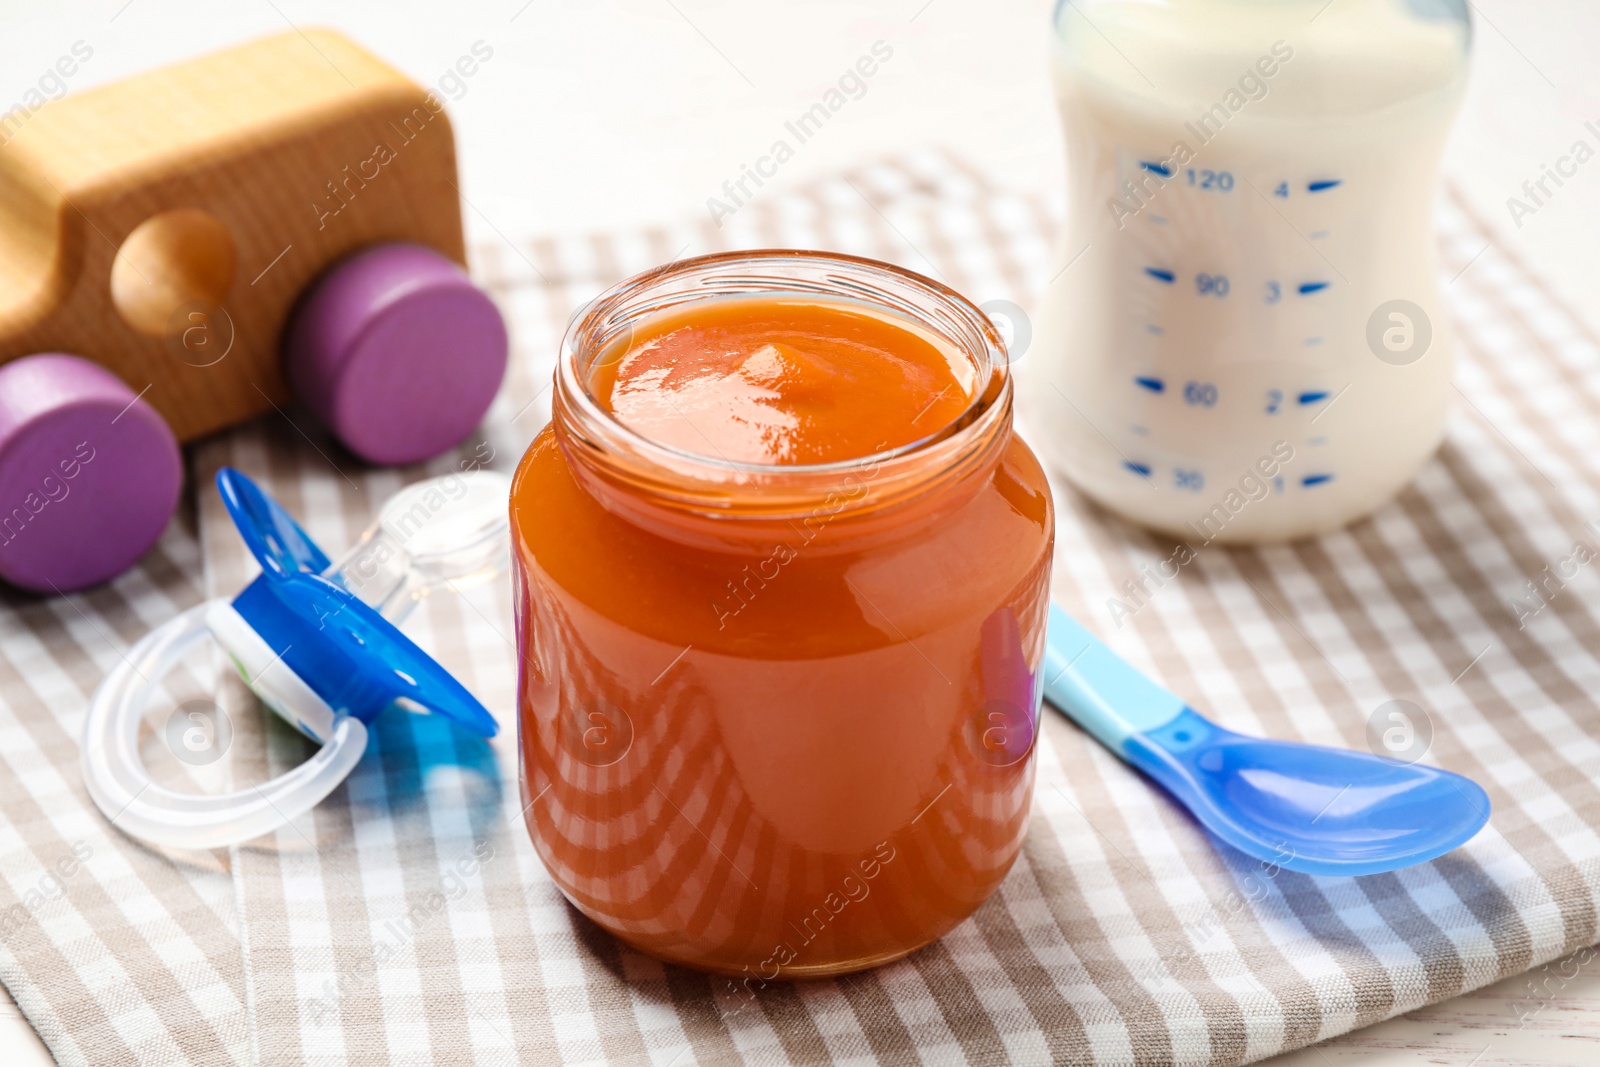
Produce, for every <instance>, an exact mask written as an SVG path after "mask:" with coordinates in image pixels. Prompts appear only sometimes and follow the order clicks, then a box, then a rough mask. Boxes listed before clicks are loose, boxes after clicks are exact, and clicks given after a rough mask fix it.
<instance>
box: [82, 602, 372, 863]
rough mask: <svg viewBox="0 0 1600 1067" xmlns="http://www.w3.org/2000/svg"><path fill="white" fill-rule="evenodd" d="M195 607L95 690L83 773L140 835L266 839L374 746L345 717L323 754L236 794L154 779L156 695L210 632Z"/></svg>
mask: <svg viewBox="0 0 1600 1067" xmlns="http://www.w3.org/2000/svg"><path fill="white" fill-rule="evenodd" d="M227 603H228V602H227V601H226V600H213V601H210V602H207V603H204V604H200V605H197V606H196V607H193V608H190V609H189V610H188V611H185V612H184V613H183V614H181V615H179V616H178V617H177V618H175V619H173V620H171V621H170V622H168V623H166V624H165V625H163V626H161V627H159V628H157V629H155V630H153V631H152V632H150V633H149V634H147V635H146V636H145V637H144V638H143V639H142V640H140V641H139V643H138V644H136V645H134V646H133V648H132V649H131V650H130V651H129V652H128V654H127V656H126V657H125V658H124V659H123V661H122V662H121V663H119V664H118V665H117V666H116V667H115V668H114V669H113V670H112V672H111V673H110V674H109V675H108V676H107V677H106V679H105V681H104V682H103V683H101V685H100V688H99V689H98V690H96V691H95V695H94V699H93V700H92V701H91V702H90V704H89V713H88V716H87V717H86V719H85V721H84V727H83V751H82V759H83V776H84V782H85V783H86V785H87V786H88V789H89V795H90V796H91V797H92V798H93V799H94V802H95V804H96V805H97V806H98V807H99V808H100V810H101V811H102V812H104V813H105V815H106V818H108V819H110V820H111V822H112V823H113V824H115V825H116V826H118V827H120V828H121V829H122V830H124V831H125V832H127V833H129V834H132V835H133V836H135V837H139V838H142V839H144V840H146V841H150V842H153V843H155V844H160V845H168V846H172V847H175V848H217V847H220V846H225V845H233V844H238V843H240V842H243V841H248V840H250V839H251V838H255V837H260V836H261V835H263V834H267V833H270V832H272V831H273V830H276V829H277V828H279V827H281V826H283V825H285V824H286V823H288V822H290V821H291V820H293V819H294V818H296V817H297V816H299V815H302V814H304V813H305V812H306V811H309V810H310V809H311V808H312V807H314V806H315V805H317V804H319V803H320V802H321V801H322V800H323V799H324V798H325V797H326V796H327V795H328V794H329V793H331V792H333V791H334V789H336V788H337V787H338V785H339V783H340V782H342V781H344V779H345V778H346V777H347V776H348V775H349V774H350V772H351V771H352V770H354V769H355V766H356V764H357V763H359V762H360V760H361V755H362V753H363V752H365V751H366V748H367V729H366V727H365V726H364V725H362V723H361V721H360V720H359V719H356V718H353V717H351V716H348V715H347V716H341V717H339V718H338V719H337V720H336V721H335V722H334V724H333V729H332V730H331V731H330V734H329V737H328V740H327V742H326V743H325V744H323V746H322V748H321V749H319V750H318V751H317V753H316V755H314V756H312V757H311V758H310V759H309V760H307V761H306V762H304V763H302V764H301V765H300V766H298V767H296V768H295V769H294V770H292V771H289V772H288V773H287V774H283V775H280V776H279V777H277V778H274V779H272V780H271V781H268V782H264V783H262V784H261V785H258V786H251V787H250V788H249V789H243V790H239V791H237V792H233V793H222V794H203V793H180V792H177V791H176V790H172V789H168V788H167V787H165V786H163V785H158V784H157V783H156V782H154V781H152V780H151V778H150V772H149V771H148V770H146V769H145V766H144V761H143V760H142V759H140V757H139V725H140V722H141V721H142V719H143V717H144V709H145V704H146V702H147V701H148V699H149V696H150V692H151V690H153V689H154V688H156V687H157V685H158V684H159V683H160V681H161V679H162V678H163V677H165V676H166V674H167V672H168V671H170V670H171V669H172V668H173V667H174V666H175V665H176V664H177V663H178V662H179V661H180V660H182V659H183V657H184V656H185V655H187V654H188V653H189V652H190V651H191V650H192V649H193V648H194V647H195V645H197V644H199V643H200V642H201V641H202V640H205V639H207V638H208V637H210V627H209V626H208V625H207V622H206V616H207V613H208V612H210V611H212V610H213V609H214V608H216V607H217V606H218V605H223V606H226V605H227Z"/></svg>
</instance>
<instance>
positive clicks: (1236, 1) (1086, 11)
mask: <svg viewBox="0 0 1600 1067" xmlns="http://www.w3.org/2000/svg"><path fill="white" fill-rule="evenodd" d="M1055 30H1056V45H1055V58H1054V67H1055V84H1056V89H1057V93H1058V95H1059V100H1060V106H1061V113H1062V118H1063V123H1064V127H1065V132H1066V154H1067V173H1068V213H1067V228H1066V235H1065V240H1064V242H1063V245H1062V259H1061V263H1060V266H1061V268H1062V271H1061V273H1060V274H1058V275H1057V277H1056V279H1055V280H1054V281H1053V282H1052V283H1051V285H1050V288H1049V290H1048V292H1047V294H1046V296H1045V299H1044V302H1043V309H1042V311H1041V316H1040V317H1041V320H1042V321H1041V323H1040V329H1039V339H1038V341H1037V342H1036V343H1035V344H1034V346H1033V348H1032V350H1031V351H1030V352H1029V353H1028V358H1027V359H1026V360H1024V361H1023V363H1022V364H1020V365H1019V368H1018V369H1019V377H1020V381H1021V388H1020V396H1021V402H1022V405H1023V412H1024V416H1025V418H1026V419H1027V429H1028V436H1029V439H1030V440H1031V441H1033V442H1034V443H1035V447H1036V448H1038V449H1039V451H1040V452H1041V454H1043V455H1044V457H1045V458H1046V460H1047V462H1048V463H1049V464H1050V465H1051V466H1052V467H1053V468H1054V469H1056V470H1059V471H1060V472H1062V473H1063V474H1065V475H1066V476H1067V477H1069V478H1070V479H1071V480H1072V481H1073V482H1074V483H1075V484H1076V485H1077V486H1078V487H1079V488H1080V489H1082V490H1083V491H1084V492H1085V493H1087V494H1088V495H1089V496H1091V497H1093V498H1094V499H1096V500H1098V501H1099V502H1100V503H1102V504H1104V505H1105V506H1106V507H1109V508H1111V509H1113V510H1115V511H1117V512H1120V513H1122V514H1124V515H1126V516H1128V517H1129V518H1131V519H1134V520H1135V521H1138V522H1140V523H1143V524H1146V525H1148V526H1151V527H1154V528H1156V529H1159V530H1162V531H1165V532H1168V533H1171V534H1173V535H1175V536H1178V537H1182V538H1184V539H1186V540H1187V541H1189V543H1191V544H1193V545H1198V544H1201V543H1205V542H1209V541H1212V540H1219V541H1271V540H1282V539H1289V538H1294V537H1300V536H1304V535H1308V534H1315V533H1319V532H1323V531H1327V530H1332V529H1336V528H1338V527H1339V526H1342V525H1344V524H1345V523H1348V522H1350V521H1352V520H1353V519H1356V518H1358V517H1360V516H1362V515H1364V514H1366V513H1367V512H1369V511H1371V510H1372V509H1373V508H1375V507H1377V506H1378V505H1379V504H1381V503H1383V502H1384V501H1385V500H1387V499H1388V498H1389V497H1390V496H1392V495H1393V494H1394V493H1396V492H1397V491H1398V490H1399V489H1400V488H1401V487H1402V486H1404V485H1405V483H1406V482H1407V481H1409V480H1410V478H1411V477H1412V475H1413V474H1415V473H1416V471H1417V469H1418V468H1419V467H1420V466H1421V465H1422V464H1423V463H1424V462H1426V460H1427V459H1428V457H1429V456H1430V455H1431V454H1432V452H1433V450H1434V448H1435V447H1436V446H1437V444H1438V442H1439V439H1440V436H1441V434H1442V432H1443V427H1444V420H1445V416H1446V413H1447V411H1448V409H1449V405H1450V399H1451V393H1452V389H1451V385H1450V368H1451V337H1450V327H1449V320H1448V316H1447V315H1446V313H1445V311H1444V309H1443V307H1442V306H1441V303H1440V296H1439V286H1438V282H1437V280H1436V269H1437V268H1436V262H1435V257H1434V244H1433V235H1432V213H1433V195H1434V188H1435V183H1436V180H1437V170H1438V164H1439V157H1440V154H1441V152H1442V151H1443V146H1444V141H1445V137H1446V135H1447V133H1448V131H1449V128H1450V125H1451V122H1452V120H1453V118H1454V116H1455V112H1456V110H1457V107H1458V105H1459V104H1460V101H1461V96H1462V93H1463V90H1464V88H1465V80H1466V71H1467V54H1468V46H1469V42H1470V27H1469V24H1468V21H1467V18H1466V13H1465V8H1464V6H1463V5H1462V4H1461V3H1460V2H1459V0H1334V2H1333V3H1331V4H1330V3H1328V0H1077V2H1069V3H1063V4H1062V5H1061V6H1060V8H1059V9H1058V11H1057V14H1056V26H1055Z"/></svg>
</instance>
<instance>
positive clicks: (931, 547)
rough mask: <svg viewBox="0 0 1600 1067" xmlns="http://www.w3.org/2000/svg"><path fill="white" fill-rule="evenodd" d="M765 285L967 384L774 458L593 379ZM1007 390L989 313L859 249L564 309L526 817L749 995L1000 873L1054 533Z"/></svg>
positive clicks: (1020, 792)
mask: <svg viewBox="0 0 1600 1067" xmlns="http://www.w3.org/2000/svg"><path fill="white" fill-rule="evenodd" d="M752 295H781V296H783V297H785V298H787V297H791V296H795V295H800V296H803V297H806V298H815V299H816V300H819V301H841V302H848V303H849V304H850V306H852V307H856V308H862V309H866V310H868V311H871V312H872V313H875V314H882V315H885V316H890V317H892V318H893V319H895V320H896V321H898V322H900V323H902V324H905V325H906V326H907V327H909V328H914V329H916V330H918V331H920V332H922V333H923V334H925V335H927V336H931V337H934V338H937V339H938V340H939V342H940V344H941V345H942V347H944V348H946V349H947V351H948V352H949V353H950V354H951V356H950V358H953V359H957V360H964V361H966V363H968V364H970V369H971V371H972V374H971V376H970V378H971V380H973V381H975V382H976V386H975V388H974V389H973V391H972V395H971V402H970V403H969V404H968V405H967V407H966V409H965V411H964V412H963V414H962V415H961V416H960V417H959V418H958V419H956V420H955V421H954V422H952V423H951V424H950V425H948V426H945V427H942V428H940V429H938V430H937V431H936V432H933V433H931V434H930V435H929V436H927V437H925V438H923V439H922V440H919V441H915V442H913V443H911V444H908V445H905V446H902V447H899V448H895V449H892V450H886V451H882V452H879V453H877V454H875V455H871V456H864V457H861V458H860V459H858V460H852V461H849V462H842V463H829V464H818V465H809V466H807V465H796V466H777V465H755V464H740V463H735V462H729V461H726V460H724V459H722V458H719V457H713V456H706V455H697V454H692V453H689V452H685V451H680V450H677V449H674V448H670V447H667V446H665V445H662V444H660V443H658V442H654V441H651V440H649V439H646V438H645V437H643V436H640V435H639V434H637V433H635V432H634V431H632V430H630V429H629V428H628V427H626V426H624V425H623V424H622V423H621V422H620V421H618V420H617V419H616V418H615V417H614V416H613V415H611V414H610V413H609V412H608V411H606V410H605V409H604V408H602V407H601V406H600V405H599V404H598V403H597V402H596V400H595V399H594V397H593V396H592V395H591V391H590V383H591V379H592V376H593V374H594V373H595V372H596V370H597V368H598V367H599V366H600V365H601V364H603V363H604V362H605V361H607V360H610V359H613V358H618V357H619V356H620V355H621V354H622V353H623V352H625V350H626V348H627V343H628V338H629V336H630V335H631V331H632V330H633V328H634V327H635V326H636V325H638V324H639V323H641V322H643V321H644V320H646V319H647V318H649V317H650V316H652V315H655V314H658V313H661V312H664V311H666V310H667V309H679V308H681V307H682V306H683V305H685V304H687V303H692V302H700V301H712V300H716V299H718V298H722V297H733V296H752ZM964 369H965V368H964ZM1011 389H1012V387H1011V376H1010V373H1009V368H1008V366H1007V362H1006V356H1005V350H1004V346H1003V344H1002V341H1001V339H1000V337H999V335H998V333H997V332H996V330H995V329H994V327H993V326H992V324H991V323H990V322H989V321H988V320H987V319H986V318H985V317H984V316H983V314H982V313H981V312H979V311H978V310H977V309H976V308H974V307H973V306H972V305H971V304H970V303H968V302H967V301H966V300H964V299H963V298H962V297H960V296H959V295H957V294H956V293H955V292H953V291H951V290H950V289H948V288H946V287H944V286H942V285H939V284H937V283H935V282H932V281H930V280H928V279H926V278H922V277H919V276H917V275H915V274H912V273H910V272H907V271H903V270H900V269H898V268H895V267H891V266H888V265H886V264H882V263H875V262H872V261H870V260H863V259H856V258H853V257H846V256H839V255H828V254H822V253H815V252H792V251H757V252H741V253H728V254H722V255H714V256H706V257H702V258H699V259H692V260H687V261H683V262H678V263H674V264H670V265H668V266H666V267H663V268H660V269H658V270H654V271H651V272H648V273H646V274H643V275H640V276H638V277H635V278H633V279H630V280H629V281H626V282H623V283H622V284H620V285H618V286H617V287H615V288H613V289H612V290H610V291H609V292H607V293H605V294H603V295H602V296H601V297H599V298H598V299H596V300H595V301H594V302H593V303H592V304H591V305H589V307H588V308H587V309H586V310H585V311H584V312H583V314H582V315H581V316H579V317H578V318H577V319H576V320H575V322H574V323H573V325H572V326H571V328H570V329H569V331H568V333H567V337H566V340H565V343H564V346H563V351H562V354H561V359H560V364H559V367H558V369H557V372H556V392H555V401H554V405H553V418H552V421H551V424H550V425H549V426H547V427H546V428H545V429H544V430H543V431H542V432H541V433H540V434H539V435H538V437H537V438H535V440H534V442H533V443H532V445H530V446H529V448H528V452H527V454H526V455H525V456H524V457H523V459H522V462H521V465H520V466H519V468H518V470H517V474H516V479H515V483H514V486H513V489H512V497H511V526H512V536H513V545H514V547H513V559H514V568H515V574H516V605H517V616H518V620H517V633H518V647H519V660H520V683H519V703H518V708H519V712H518V713H519V719H520V727H521V757H522V760H521V763H522V790H523V802H524V805H525V809H524V810H525V818H526V821H527V825H528V830H529V833H530V834H531V835H532V837H533V842H534V845H535V847H536V849H537V850H538V852H539V855H540V857H541V859H542V860H543V861H544V864H545V866H546V867H547V868H548V870H549V871H550V873H551V875H552V877H553V878H554V879H555V882H556V884H557V886H559V887H560V889H561V891H562V892H563V893H564V894H565V895H566V896H567V898H568V899H569V900H570V901H571V902H572V903H573V905H574V906H576V907H577V908H578V909H579V910H580V911H582V912H583V913H584V914H585V915H587V916H588V917H589V918H591V919H593V920H594V921H595V922H597V923H598V924H600V925H601V926H602V927H604V928H605V929H607V930H608V931H610V932H611V933H613V934H615V935H616V936H618V937H620V938H622V939H623V940H624V941H627V942H628V943H630V944H632V945H634V946H636V947H638V948H640V949H642V950H644V951H646V952H649V953H651V954H652V955H655V956H657V957H660V958H662V959H665V960H668V961H671V962H674V963H681V964H686V965H689V966H693V967H698V968H702V969H706V970H710V971H714V972H720V973H724V974H728V975H734V976H738V977H739V978H741V979H742V980H743V981H744V982H745V983H746V984H747V985H748V986H750V988H752V989H753V988H755V985H756V984H757V983H762V982H766V981H770V980H773V979H775V978H780V977H781V978H788V977H797V976H815V975H828V974H839V973H843V972H847V971H851V970H857V969H861V968H865V967H870V966H874V965H876V964H880V963H884V962H887V961H889V960H893V959H896V958H898V957H900V956H904V955H905V954H907V953H909V952H911V951H913V950H914V949H916V948H918V947H920V946H922V945H924V944H926V943H928V942H930V941H932V940H934V939H935V938H938V937H939V936H940V935H942V934H943V933H945V932H946V931H948V930H949V929H950V928H951V927H953V926H954V925H955V924H957V923H958V922H960V921H961V920H962V919H964V918H965V917H966V916H968V915H969V914H971V913H972V912H973V910H975V909H976V908H977V907H978V906H979V905H980V904H982V903H983V901H984V900H985V899H987V898H988V897H989V895H990V894H991V893H993V892H994V891H995V889H996V888H997V887H998V886H999V884H1000V880H1001V879H1002V878H1003V877H1004V876H1005V873H1006V871H1007V870H1008V869H1009V868H1010V866H1011V864H1012V862H1013V860H1014V859H1015V858H1016V855H1017V852H1018V850H1019V849H1020V848H1021V845H1022V841H1023V834H1024V831H1025V829H1026V824H1027V817H1028V809H1029V802H1030V798H1031V793H1032V786H1033V758H1032V757H1033V749H1034V739H1035V736H1036V733H1037V722H1038V713H1039V702H1040V699H1041V695H1042V684H1041V681H1040V679H1039V678H1038V677H1037V671H1038V668H1039V664H1040V661H1041V655H1042V652H1043V642H1044V628H1045V619H1046V611H1047V607H1048V581H1049V574H1050V559H1051V556H1050V552H1051V543H1052V538H1053V532H1054V515H1053V511H1052V504H1051V500H1050V492H1049V488H1048V486H1047V484H1046V482H1045V478H1044V475H1043V473H1042V471H1041V470H1040V467H1039V465H1038V463H1037V462H1036V461H1035V459H1034V457H1033V454H1032V453H1031V452H1030V451H1029V450H1028V448H1027V446H1026V445H1024V444H1023V443H1022V441H1021V440H1019V439H1018V438H1017V437H1016V436H1015V435H1014V434H1013V432H1012V427H1011V421H1012V412H1011V398H1012V392H1011Z"/></svg>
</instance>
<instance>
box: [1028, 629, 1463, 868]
mask: <svg viewBox="0 0 1600 1067" xmlns="http://www.w3.org/2000/svg"><path fill="white" fill-rule="evenodd" d="M1043 675H1044V678H1045V688H1044V695H1045V698H1046V699H1047V700H1049V701H1050V703H1051V704H1054V705H1055V706H1056V707H1057V708H1059V709H1061V711H1063V712H1065V713H1066V715H1067V716H1068V717H1069V718H1071V719H1072V720H1073V721H1075V722H1077V723H1078V724H1079V725H1080V726H1082V727H1083V728H1084V729H1086V730H1088V731H1089V733H1090V734H1092V735H1093V736H1094V737H1095V739H1096V740H1098V741H1100V742H1101V743H1102V744H1104V745H1105V746H1106V747H1107V748H1109V749H1110V750H1111V751H1112V752H1114V753H1116V754H1117V755H1118V756H1121V757H1122V758H1123V759H1124V760H1126V761H1128V762H1129V763H1131V764H1133V765H1134V766H1135V767H1137V768H1139V769H1140V770H1141V771H1143V772H1144V773H1145V774H1147V775H1149V776H1150V777H1151V778H1154V779H1155V780H1156V781H1157V782H1159V783H1161V785H1162V786H1163V787H1164V788H1165V789H1166V790H1167V792H1168V793H1170V794H1171V795H1172V796H1173V797H1174V798H1175V799H1176V800H1177V801H1178V802H1179V803H1181V804H1183V805H1184V806H1185V807H1187V808H1188V809H1189V811H1190V812H1191V813H1192V814H1193V815H1194V817H1195V818H1196V819H1198V820H1199V821H1200V823H1201V825H1203V826H1204V827H1205V828H1206V829H1207V830H1209V831H1211V833H1212V834H1213V835H1215V836H1216V837H1218V838H1220V839H1221V840H1222V841H1224V842H1226V843H1227V844H1229V845H1232V846H1233V847H1234V848H1236V849H1238V850H1239V851H1240V852H1243V853H1245V854H1246V855H1248V856H1252V857H1254V858H1256V859H1259V860H1261V861H1263V862H1264V863H1268V864H1271V865H1274V866H1278V867H1282V868H1284V869H1286V870H1291V871H1299V872H1301V873H1304V874H1331V875H1356V874H1379V873H1382V872H1386V871H1395V870H1399V869H1401V868H1403V867H1410V866H1412V865H1413V864H1417V863H1425V862H1427V861H1428V860H1431V859H1434V858H1435V857H1437V856H1442V855H1444V854H1445V853H1446V852H1449V851H1451V850H1452V849H1454V848H1456V847H1458V846H1460V845H1462V844H1464V843H1466V842H1467V841H1468V840H1470V839H1471V838H1472V836H1473V835H1474V834H1476V833H1477V832H1478V831H1479V830H1481V829H1482V828H1483V826H1484V824H1485V823H1487V822H1488V821H1489V810H1490V805H1489V795H1488V794H1487V793H1485V792H1484V791H1483V789H1482V787H1480V786H1479V785H1478V784H1477V783H1476V782H1474V781H1472V780H1471V779H1469V778H1464V777H1462V776H1461V775H1459V774H1455V773H1452V772H1451V771H1446V770H1441V769H1440V768H1437V767H1428V766H1424V765H1422V764H1419V763H1402V762H1400V761H1399V760H1393V759H1389V758H1387V757H1383V756H1375V755H1371V754H1370V753H1366V752H1356V751H1353V750H1351V749H1342V748H1325V747H1323V746H1321V745H1307V744H1301V743H1299V742H1295V741H1275V740H1272V739H1269V738H1263V737H1249V736H1246V735H1244V734H1237V733H1234V732H1233V731H1232V730H1226V729H1224V728H1222V727H1220V726H1218V725H1217V724H1216V723H1213V722H1211V721H1210V720H1209V719H1207V718H1205V717H1204V716H1203V715H1201V714H1199V713H1198V712H1196V711H1195V710H1194V709H1192V708H1190V707H1189V706H1188V705H1186V704H1185V703H1184V702H1183V701H1181V700H1179V699H1178V698H1177V697H1175V696H1173V695H1172V694H1171V693H1169V692H1167V691H1166V690H1165V689H1163V688H1161V687H1160V686H1159V685H1156V684H1155V683H1154V682H1152V681H1150V679H1148V678H1146V677H1145V676H1144V675H1143V674H1140V673H1139V672H1138V671H1137V670H1135V669H1134V668H1133V667H1131V666H1129V665H1128V664H1127V663H1125V662H1123V661H1122V660H1121V659H1119V658H1118V657H1117V656H1116V654H1115V653H1113V652H1112V651H1111V650H1110V649H1108V648H1107V647H1106V646H1105V645H1103V644H1101V643H1100V641H1099V640H1098V639H1097V638H1095V637H1094V635H1093V634H1091V633H1089V631H1088V630H1085V629H1084V628H1083V627H1082V626H1080V625H1079V624H1078V623H1077V622H1076V621H1075V620H1074V619H1073V618H1072V617H1071V616H1070V615H1068V614H1067V613H1066V612H1064V611H1062V610H1061V609H1060V608H1058V607H1055V606H1054V605H1052V606H1051V608H1050V629H1049V633H1048V635H1047V637H1046V639H1045V664H1044V672H1043Z"/></svg>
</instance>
